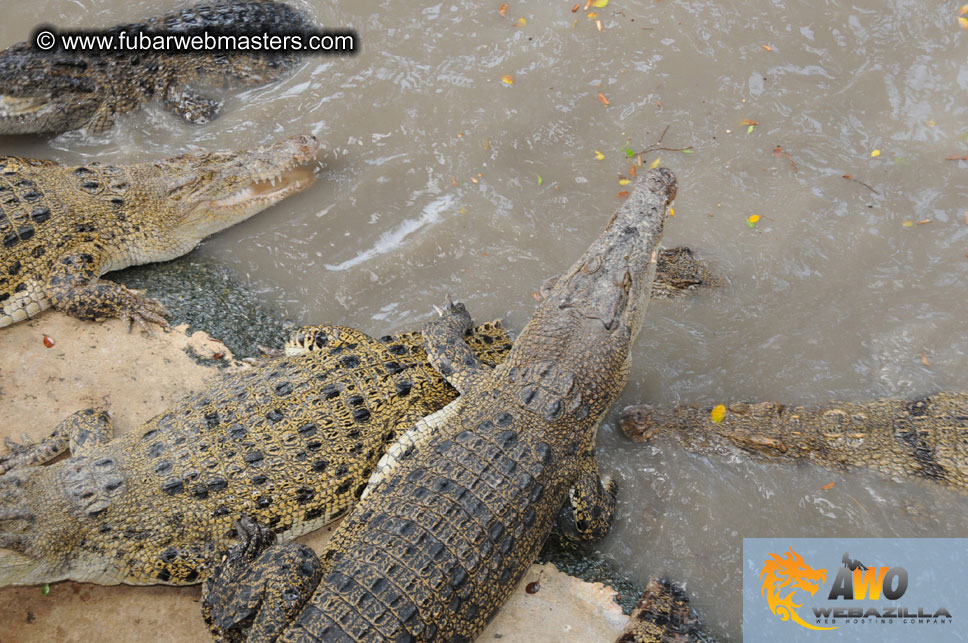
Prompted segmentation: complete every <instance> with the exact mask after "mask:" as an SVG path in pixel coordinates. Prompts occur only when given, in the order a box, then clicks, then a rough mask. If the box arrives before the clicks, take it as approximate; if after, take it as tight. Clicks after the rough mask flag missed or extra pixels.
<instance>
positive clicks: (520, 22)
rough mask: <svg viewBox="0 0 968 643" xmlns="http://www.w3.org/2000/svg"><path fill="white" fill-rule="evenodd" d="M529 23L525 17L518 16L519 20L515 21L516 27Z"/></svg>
mask: <svg viewBox="0 0 968 643" xmlns="http://www.w3.org/2000/svg"><path fill="white" fill-rule="evenodd" d="M527 24H528V21H527V20H525V19H524V18H518V21H517V22H516V23H514V26H515V27H524V26H526V25H527Z"/></svg>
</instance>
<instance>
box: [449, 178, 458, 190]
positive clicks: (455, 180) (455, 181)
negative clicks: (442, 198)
mask: <svg viewBox="0 0 968 643" xmlns="http://www.w3.org/2000/svg"><path fill="white" fill-rule="evenodd" d="M450 182H451V183H453V184H454V187H455V188H456V187H457V177H456V176H452V177H450Z"/></svg>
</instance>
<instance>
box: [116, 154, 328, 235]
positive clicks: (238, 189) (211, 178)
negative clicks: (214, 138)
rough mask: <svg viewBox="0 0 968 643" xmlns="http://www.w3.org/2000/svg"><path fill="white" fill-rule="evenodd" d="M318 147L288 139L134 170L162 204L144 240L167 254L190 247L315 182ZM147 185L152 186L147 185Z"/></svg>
mask: <svg viewBox="0 0 968 643" xmlns="http://www.w3.org/2000/svg"><path fill="white" fill-rule="evenodd" d="M318 151H319V142H318V141H317V140H316V138H315V137H313V136H309V135H300V136H293V137H291V138H288V139H285V140H283V141H280V142H278V143H275V144H273V145H263V146H260V147H255V148H252V149H250V150H243V151H238V152H220V153H204V154H185V155H182V156H177V157H174V158H170V159H166V160H164V161H160V162H157V163H143V164H140V165H138V166H135V170H134V171H133V173H132V174H134V175H135V176H137V175H139V174H140V175H142V176H144V177H145V181H144V183H145V184H146V185H148V184H152V185H154V186H155V187H156V190H157V192H158V194H157V196H158V197H159V198H161V199H164V200H165V201H166V203H167V204H168V207H167V208H165V215H164V216H159V217H156V218H154V220H153V221H151V222H150V226H151V227H152V228H153V229H152V230H150V232H149V234H150V235H158V234H161V235H164V236H166V237H167V238H168V239H169V241H170V245H171V247H172V248H175V247H178V248H181V247H183V246H185V245H189V244H190V245H191V246H192V247H194V245H195V244H196V243H198V242H199V241H200V240H202V239H204V238H205V237H207V236H209V235H211V234H214V233H216V232H218V231H219V230H223V229H225V228H227V227H229V226H231V225H234V224H235V223H238V222H240V221H244V220H245V219H247V218H249V217H250V216H252V215H253V214H255V213H257V212H260V211H261V210H264V209H265V208H268V207H269V206H271V205H273V204H275V203H278V202H279V201H281V200H282V199H284V198H286V197H287V196H290V195H292V194H295V193H296V192H299V191H301V190H303V189H305V188H307V187H308V186H310V185H311V184H312V183H313V182H314V181H315V180H316V174H315V172H316V167H315V159H316V154H317V153H318ZM152 179H153V180H152Z"/></svg>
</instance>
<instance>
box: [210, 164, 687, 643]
mask: <svg viewBox="0 0 968 643" xmlns="http://www.w3.org/2000/svg"><path fill="white" fill-rule="evenodd" d="M675 193H676V179H675V176H674V175H673V173H672V172H671V171H669V170H667V169H665V168H659V169H656V170H651V171H650V172H649V173H648V174H647V175H645V176H643V177H641V178H640V179H639V182H638V183H637V185H636V187H635V189H634V190H633V191H632V193H631V194H630V195H629V197H628V198H627V200H626V201H625V203H624V205H623V206H622V207H621V208H620V209H619V210H618V212H617V213H616V214H615V215H613V216H612V218H611V219H610V220H609V223H608V225H607V227H606V229H605V231H604V232H603V233H602V235H601V236H600V237H599V238H598V239H597V240H596V241H595V242H594V243H593V244H592V245H591V246H590V247H589V248H588V250H587V251H586V252H585V253H584V254H583V255H582V257H581V258H580V259H579V260H578V262H577V263H576V264H574V265H573V266H572V267H571V269H569V270H568V271H567V272H566V273H565V274H564V275H563V276H562V277H560V278H559V279H558V280H557V281H556V283H555V285H554V286H553V288H552V289H551V291H550V293H549V294H548V296H547V297H545V299H544V300H543V301H542V302H540V303H539V304H538V308H537V311H536V312H535V315H534V316H533V317H532V319H531V321H530V322H529V323H528V324H527V326H526V327H525V328H524V330H523V331H522V333H521V335H520V337H518V338H517V340H516V341H515V344H514V347H513V348H512V349H511V352H510V353H509V354H508V357H507V359H506V360H505V361H504V362H503V363H502V364H500V365H499V366H497V367H494V368H488V367H487V366H486V365H484V364H482V363H481V362H480V360H478V359H476V357H475V356H474V355H473V353H472V352H471V351H470V350H469V349H468V346H467V344H466V343H465V342H462V341H460V336H461V335H462V333H463V330H464V329H465V328H467V327H468V326H469V324H470V317H469V315H468V314H467V311H466V309H464V308H463V306H461V305H449V306H446V307H445V309H444V311H443V314H442V315H441V316H440V317H439V318H438V319H435V320H434V321H432V322H430V323H429V324H428V325H427V326H426V327H425V328H424V333H423V334H424V342H425V345H426V348H427V354H428V357H429V358H430V360H431V363H432V364H433V365H434V367H435V368H436V369H437V370H438V371H440V372H441V373H442V374H443V375H444V377H446V378H447V379H448V381H449V382H450V383H451V384H452V385H453V386H454V387H455V388H456V389H457V390H458V391H459V392H460V394H461V395H460V397H459V398H457V400H455V401H454V402H452V403H450V404H448V405H447V406H446V407H444V408H443V409H441V410H440V411H438V412H437V413H434V414H433V415H430V416H428V417H426V418H424V419H423V420H421V421H420V422H418V423H417V425H416V426H415V427H414V428H413V429H411V430H410V431H408V432H407V433H405V434H403V435H402V436H401V437H400V438H399V439H398V440H397V442H395V443H394V444H393V445H392V446H391V447H390V448H389V450H388V451H387V453H386V454H385V455H384V456H383V458H381V461H380V464H379V465H378V466H377V470H376V471H375V472H374V474H373V476H371V478H370V482H369V483H368V486H367V492H366V493H365V494H364V495H363V497H362V499H361V501H360V503H359V504H358V505H357V506H356V507H355V509H354V510H353V511H352V512H351V513H350V514H349V515H348V516H347V517H346V518H345V519H344V521H343V522H342V523H341V524H340V526H339V527H338V529H337V530H336V532H335V533H334V535H333V538H332V540H331V541H330V543H329V544H328V545H327V547H326V549H325V550H324V551H323V552H322V554H321V556H320V557H319V558H318V559H317V558H316V557H315V556H314V555H313V554H312V552H311V551H307V550H305V549H302V548H298V547H295V546H294V545H292V544H291V543H288V544H276V545H271V546H268V547H265V548H264V549H263V550H262V551H261V552H260V551H259V550H260V547H258V546H248V543H246V542H245V541H244V540H243V542H241V543H240V544H239V545H238V546H235V547H232V548H230V549H229V550H228V551H227V552H226V553H225V554H224V555H223V556H222V559H221V561H220V562H219V563H218V564H217V565H216V567H215V570H214V571H213V573H212V575H211V576H210V577H209V578H208V579H207V580H206V582H205V583H203V592H202V611H203V616H204V618H205V620H206V623H207V624H208V626H209V628H210V629H211V630H212V632H213V634H215V635H216V636H218V637H220V638H223V639H225V640H240V639H243V638H246V637H247V640H250V641H274V640H278V641H433V640H440V641H469V640H471V639H473V638H474V637H475V636H477V634H479V633H480V632H481V630H482V629H483V628H484V626H485V625H486V624H487V622H488V621H489V620H490V619H491V617H493V616H494V614H495V613H496V612H497V610H498V609H499V608H500V606H501V605H502V604H503V603H504V601H505V600H506V599H507V598H508V596H509V595H510V593H511V592H512V590H513V589H514V587H515V586H516V585H517V583H518V581H519V580H520V578H521V576H522V574H523V573H524V572H525V570H526V569H527V568H528V567H529V566H530V565H531V563H532V562H533V561H534V559H535V558H536V557H537V555H538V552H539V550H540V548H541V546H542V544H543V543H544V541H545V540H546V539H547V537H548V535H549V533H550V532H551V529H552V526H553V525H554V524H555V523H556V522H559V523H563V524H565V525H568V526H571V527H573V529H574V532H575V534H576V535H577V536H578V537H581V538H584V539H595V538H598V537H601V536H602V535H604V534H605V533H606V532H607V530H608V527H609V523H610V521H611V517H612V514H613V512H614V508H615V501H616V491H617V485H616V484H615V483H614V481H605V482H603V481H602V479H601V478H600V477H599V474H598V464H597V461H596V458H595V451H594V448H595V435H596V433H597V428H598V425H599V423H600V421H601V419H602V417H603V416H604V414H605V413H606V412H607V410H608V408H609V406H610V405H611V403H612V402H613V401H614V400H615V398H616V397H617V396H618V393H619V392H620V391H621V389H622V387H623V386H624V383H625V379H626V378H627V374H628V369H629V364H630V355H629V350H630V347H631V344H632V342H633V340H634V338H635V336H636V334H637V332H638V330H639V327H640V324H641V319H642V316H643V313H644V312H645V308H646V305H647V303H648V293H649V291H650V288H651V285H652V279H653V277H654V274H655V263H656V254H657V244H658V241H659V237H660V236H661V232H662V226H663V223H664V218H665V213H666V209H667V207H668V205H669V203H670V202H671V201H672V199H673V198H674V196H675ZM566 502H567V507H565V505H566ZM563 508H564V509H563ZM559 510H562V511H561V513H562V517H561V518H559ZM240 530H241V527H240ZM317 581H318V582H317ZM313 587H314V589H311V588H313Z"/></svg>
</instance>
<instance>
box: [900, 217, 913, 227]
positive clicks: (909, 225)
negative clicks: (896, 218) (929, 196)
mask: <svg viewBox="0 0 968 643" xmlns="http://www.w3.org/2000/svg"><path fill="white" fill-rule="evenodd" d="M901 225H902V226H904V227H905V228H913V227H914V221H911V220H910V219H908V220H907V221H905V222H904V223H902V224H901Z"/></svg>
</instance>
